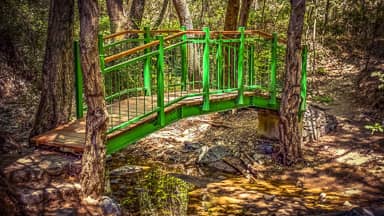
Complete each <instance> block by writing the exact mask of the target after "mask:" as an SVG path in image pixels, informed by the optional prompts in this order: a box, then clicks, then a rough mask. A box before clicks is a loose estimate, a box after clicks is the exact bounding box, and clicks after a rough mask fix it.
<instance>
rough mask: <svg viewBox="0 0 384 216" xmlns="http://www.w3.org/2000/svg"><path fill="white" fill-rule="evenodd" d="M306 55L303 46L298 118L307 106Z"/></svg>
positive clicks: (306, 51) (306, 49) (305, 47)
mask: <svg viewBox="0 0 384 216" xmlns="http://www.w3.org/2000/svg"><path fill="white" fill-rule="evenodd" d="M307 55H308V48H307V46H306V45H304V46H303V49H302V51H301V88H300V97H301V103H300V117H301V114H302V113H303V112H305V109H306V106H307Z"/></svg>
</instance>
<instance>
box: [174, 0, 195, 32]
mask: <svg viewBox="0 0 384 216" xmlns="http://www.w3.org/2000/svg"><path fill="white" fill-rule="evenodd" d="M173 5H174V6H175V9H176V13H177V16H178V17H179V22H180V25H181V26H185V27H186V28H187V29H193V22H192V16H191V13H190V12H189V9H188V5H187V1H186V0H173Z"/></svg>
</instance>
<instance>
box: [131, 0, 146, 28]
mask: <svg viewBox="0 0 384 216" xmlns="http://www.w3.org/2000/svg"><path fill="white" fill-rule="evenodd" d="M144 6H145V0H133V2H132V5H131V9H130V12H129V17H130V24H129V28H130V29H139V28H140V26H141V21H142V19H143V14H144Z"/></svg>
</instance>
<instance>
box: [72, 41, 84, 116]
mask: <svg viewBox="0 0 384 216" xmlns="http://www.w3.org/2000/svg"><path fill="white" fill-rule="evenodd" d="M73 52H74V64H75V67H74V69H75V91H76V92H75V93H76V118H77V119H80V118H83V116H84V107H83V73H82V71H81V61H80V45H79V41H78V40H76V41H74V43H73Z"/></svg>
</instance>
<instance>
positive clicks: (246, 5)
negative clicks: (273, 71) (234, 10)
mask: <svg viewBox="0 0 384 216" xmlns="http://www.w3.org/2000/svg"><path fill="white" fill-rule="evenodd" d="M252 2H253V0H243V1H242V2H241V10H240V17H239V26H242V27H247V23H248V18H249V10H250V9H251V5H252Z"/></svg>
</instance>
